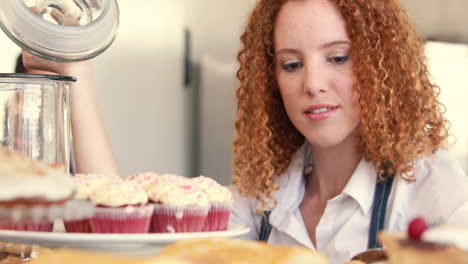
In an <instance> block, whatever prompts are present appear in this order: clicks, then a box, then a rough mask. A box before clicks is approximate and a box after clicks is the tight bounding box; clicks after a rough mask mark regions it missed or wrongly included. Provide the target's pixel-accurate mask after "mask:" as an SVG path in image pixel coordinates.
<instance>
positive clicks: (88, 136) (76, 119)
mask: <svg viewBox="0 0 468 264" xmlns="http://www.w3.org/2000/svg"><path fill="white" fill-rule="evenodd" d="M23 63H24V66H25V68H26V69H27V71H28V72H34V71H37V70H40V71H48V72H51V73H55V74H60V75H67V76H74V77H76V78H77V82H76V83H73V84H72V86H71V126H72V135H73V150H74V155H75V162H76V172H77V173H117V174H118V168H117V164H116V161H115V159H114V155H113V154H112V148H111V145H110V143H109V139H108V137H107V132H106V129H105V127H104V123H103V121H102V118H101V113H100V111H99V106H98V103H97V98H96V89H95V87H94V78H93V68H92V64H91V62H90V61H82V62H74V63H57V62H52V61H48V60H44V59H41V58H39V57H36V56H34V55H31V54H29V53H27V52H24V51H23Z"/></svg>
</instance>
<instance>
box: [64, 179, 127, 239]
mask: <svg viewBox="0 0 468 264" xmlns="http://www.w3.org/2000/svg"><path fill="white" fill-rule="evenodd" d="M73 179H74V180H75V182H76V191H75V194H74V199H75V201H76V202H81V203H82V204H85V205H88V204H90V201H89V200H90V195H91V193H92V192H93V191H94V190H95V189H96V188H98V187H99V186H101V185H104V184H108V183H110V182H120V181H122V179H121V178H120V176H118V175H116V174H102V173H101V174H76V175H75V176H74V177H73ZM90 216H91V215H90ZM63 222H64V225H65V230H66V231H67V232H69V233H91V225H90V223H89V218H85V219H78V220H76V219H73V218H71V219H68V218H67V217H65V218H64V219H63Z"/></svg>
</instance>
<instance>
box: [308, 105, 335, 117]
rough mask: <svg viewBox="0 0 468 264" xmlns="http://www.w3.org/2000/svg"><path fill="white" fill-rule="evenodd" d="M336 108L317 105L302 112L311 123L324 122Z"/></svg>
mask: <svg viewBox="0 0 468 264" xmlns="http://www.w3.org/2000/svg"><path fill="white" fill-rule="evenodd" d="M338 108H339V107H338V106H332V105H318V106H312V107H309V108H307V109H306V110H305V111H304V114H305V116H306V117H307V118H308V119H310V120H313V121H320V120H325V119H327V118H329V117H330V116H332V115H333V114H334V113H335V112H336V111H337V110H338Z"/></svg>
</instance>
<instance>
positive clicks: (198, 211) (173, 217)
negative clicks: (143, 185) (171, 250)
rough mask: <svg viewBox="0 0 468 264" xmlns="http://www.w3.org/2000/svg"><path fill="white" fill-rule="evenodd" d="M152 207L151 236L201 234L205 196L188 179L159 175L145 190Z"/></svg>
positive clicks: (204, 214)
mask: <svg viewBox="0 0 468 264" xmlns="http://www.w3.org/2000/svg"><path fill="white" fill-rule="evenodd" d="M147 192H148V197H149V199H150V200H151V201H152V202H153V203H155V210H154V213H153V217H152V220H151V229H150V232H155V233H175V232H201V231H202V230H203V226H204V223H205V219H206V216H207V215H208V210H209V208H210V204H209V201H208V197H207V195H206V193H205V192H204V191H203V190H201V189H200V188H198V187H197V186H195V185H193V184H191V181H189V180H188V179H187V178H184V177H180V176H175V175H169V174H166V175H161V176H160V178H159V180H158V181H156V182H154V183H153V184H152V185H150V187H149V188H148V189H147Z"/></svg>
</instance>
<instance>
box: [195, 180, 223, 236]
mask: <svg viewBox="0 0 468 264" xmlns="http://www.w3.org/2000/svg"><path fill="white" fill-rule="evenodd" d="M191 181H192V182H193V184H194V185H195V186H197V187H198V188H200V189H201V190H203V191H204V192H205V193H206V195H207V197H208V201H209V202H210V210H209V211H208V216H207V218H206V220H205V225H204V227H203V231H224V230H227V228H228V224H229V217H230V215H231V207H232V194H231V192H230V191H229V190H228V189H227V188H226V187H224V186H222V185H220V184H218V183H217V182H216V181H215V180H213V179H211V178H209V177H205V176H199V177H196V178H193V179H192V180H191Z"/></svg>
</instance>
